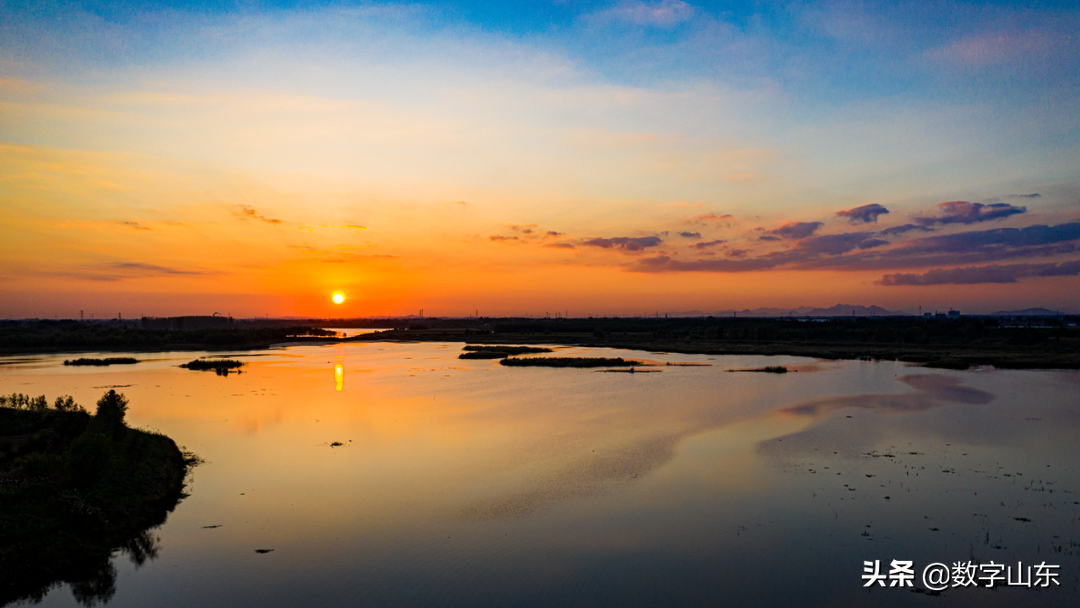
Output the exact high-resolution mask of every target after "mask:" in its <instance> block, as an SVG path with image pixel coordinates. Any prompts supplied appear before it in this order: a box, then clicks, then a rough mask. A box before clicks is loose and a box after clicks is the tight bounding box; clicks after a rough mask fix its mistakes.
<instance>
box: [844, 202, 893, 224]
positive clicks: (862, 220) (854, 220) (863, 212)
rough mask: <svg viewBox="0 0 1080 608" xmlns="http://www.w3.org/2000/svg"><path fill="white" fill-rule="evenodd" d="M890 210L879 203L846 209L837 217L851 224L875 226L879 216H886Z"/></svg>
mask: <svg viewBox="0 0 1080 608" xmlns="http://www.w3.org/2000/svg"><path fill="white" fill-rule="evenodd" d="M888 212H889V210H888V209H886V208H885V207H884V206H882V205H879V204H877V203H871V204H869V205H862V206H861V207H855V208H853V209H844V210H841V211H837V212H836V216H837V217H843V218H847V220H848V222H850V223H851V224H873V223H876V222H877V220H878V216H881V215H885V214H886V213H888Z"/></svg>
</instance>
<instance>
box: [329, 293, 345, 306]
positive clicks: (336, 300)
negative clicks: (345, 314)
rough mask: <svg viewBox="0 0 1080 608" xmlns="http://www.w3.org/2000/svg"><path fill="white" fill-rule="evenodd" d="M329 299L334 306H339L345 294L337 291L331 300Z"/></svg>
mask: <svg viewBox="0 0 1080 608" xmlns="http://www.w3.org/2000/svg"><path fill="white" fill-rule="evenodd" d="M330 299H331V300H333V301H334V304H341V303H342V302H344V301H345V294H343V293H341V292H340V291H339V292H337V293H335V294H334V296H333V297H332V298H330Z"/></svg>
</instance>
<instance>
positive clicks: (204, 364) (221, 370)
mask: <svg viewBox="0 0 1080 608" xmlns="http://www.w3.org/2000/svg"><path fill="white" fill-rule="evenodd" d="M243 365H244V363H243V362H242V361H237V360H235V359H195V360H194V361H188V362H187V363H184V364H182V365H181V366H180V367H182V368H184V369H193V370H197V371H202V372H209V371H212V372H215V373H217V375H219V376H225V375H227V374H228V373H229V372H230V371H233V370H236V371H237V372H238V373H239V371H240V368H241V367H243Z"/></svg>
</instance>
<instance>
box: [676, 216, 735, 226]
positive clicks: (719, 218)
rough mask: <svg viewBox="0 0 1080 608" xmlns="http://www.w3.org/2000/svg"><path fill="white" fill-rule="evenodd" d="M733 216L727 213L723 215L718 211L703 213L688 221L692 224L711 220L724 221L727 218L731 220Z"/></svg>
mask: <svg viewBox="0 0 1080 608" xmlns="http://www.w3.org/2000/svg"><path fill="white" fill-rule="evenodd" d="M732 218H733V216H732V215H730V214H726V213H725V214H723V215H721V214H717V213H703V214H701V215H698V216H695V217H692V218H689V219H687V220H686V221H687V222H688V223H691V224H704V223H710V222H722V221H725V220H730V219H732Z"/></svg>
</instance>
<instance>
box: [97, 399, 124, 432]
mask: <svg viewBox="0 0 1080 608" xmlns="http://www.w3.org/2000/svg"><path fill="white" fill-rule="evenodd" d="M127 408H128V400H127V398H126V397H124V395H123V393H117V392H116V391H114V390H112V389H110V390H109V392H107V393H105V394H104V395H103V396H102V397H101V399H98V402H97V413H96V414H95V415H94V423H95V427H96V428H98V429H100V430H104V431H114V430H116V429H118V428H121V427H123V426H124V415H125V414H127Z"/></svg>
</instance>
